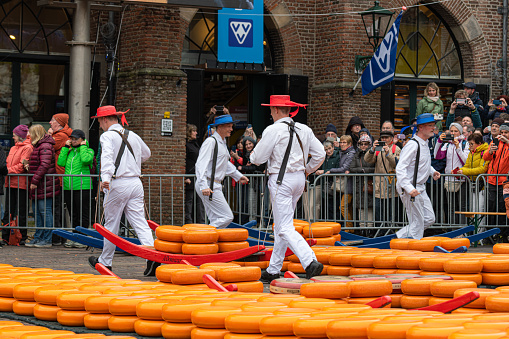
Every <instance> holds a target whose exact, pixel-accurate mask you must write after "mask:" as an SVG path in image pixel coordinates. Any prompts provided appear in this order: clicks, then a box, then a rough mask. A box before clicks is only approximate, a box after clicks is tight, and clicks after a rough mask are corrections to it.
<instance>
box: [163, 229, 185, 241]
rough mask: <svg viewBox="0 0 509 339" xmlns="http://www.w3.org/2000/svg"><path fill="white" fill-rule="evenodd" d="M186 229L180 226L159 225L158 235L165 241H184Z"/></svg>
mask: <svg viewBox="0 0 509 339" xmlns="http://www.w3.org/2000/svg"><path fill="white" fill-rule="evenodd" d="M182 234H184V229H183V228H182V227H178V226H159V227H158V228H156V237H157V238H158V239H160V240H163V241H171V242H183V240H182Z"/></svg>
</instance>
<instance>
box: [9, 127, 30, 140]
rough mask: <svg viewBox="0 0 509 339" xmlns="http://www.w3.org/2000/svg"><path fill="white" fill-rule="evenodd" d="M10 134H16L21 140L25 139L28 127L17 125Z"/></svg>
mask: <svg viewBox="0 0 509 339" xmlns="http://www.w3.org/2000/svg"><path fill="white" fill-rule="evenodd" d="M12 133H14V134H16V135H17V136H18V137H20V138H21V139H26V138H27V133H28V126H27V125H18V126H16V127H15V128H14V130H13V131H12Z"/></svg>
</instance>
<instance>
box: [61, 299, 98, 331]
mask: <svg viewBox="0 0 509 339" xmlns="http://www.w3.org/2000/svg"><path fill="white" fill-rule="evenodd" d="M101 294H102V293H101V292H95V291H92V292H88V291H68V292H63V293H60V294H59V295H58V296H57V306H58V307H60V308H61V310H60V311H58V312H57V321H58V322H59V323H60V324H61V325H64V326H85V316H86V315H87V314H89V313H88V312H87V311H86V310H85V300H86V299H87V298H88V297H91V296H96V295H101Z"/></svg>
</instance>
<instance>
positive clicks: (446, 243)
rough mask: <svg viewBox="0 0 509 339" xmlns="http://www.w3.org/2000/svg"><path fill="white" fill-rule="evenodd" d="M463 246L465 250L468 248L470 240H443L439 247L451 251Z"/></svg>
mask: <svg viewBox="0 0 509 339" xmlns="http://www.w3.org/2000/svg"><path fill="white" fill-rule="evenodd" d="M461 246H465V247H466V248H469V247H470V240H469V239H467V238H453V239H444V240H442V241H440V247H442V248H444V249H446V250H448V251H452V250H455V249H457V248H458V247H461Z"/></svg>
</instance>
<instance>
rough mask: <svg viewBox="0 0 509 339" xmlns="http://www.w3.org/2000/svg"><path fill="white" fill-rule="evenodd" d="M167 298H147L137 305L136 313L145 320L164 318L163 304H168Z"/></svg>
mask: <svg viewBox="0 0 509 339" xmlns="http://www.w3.org/2000/svg"><path fill="white" fill-rule="evenodd" d="M169 302H171V301H169V300H167V299H155V298H152V299H146V300H142V301H140V302H139V303H138V304H137V305H136V315H137V316H138V318H140V319H145V320H163V315H162V313H163V306H164V305H166V304H168V303H169Z"/></svg>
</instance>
